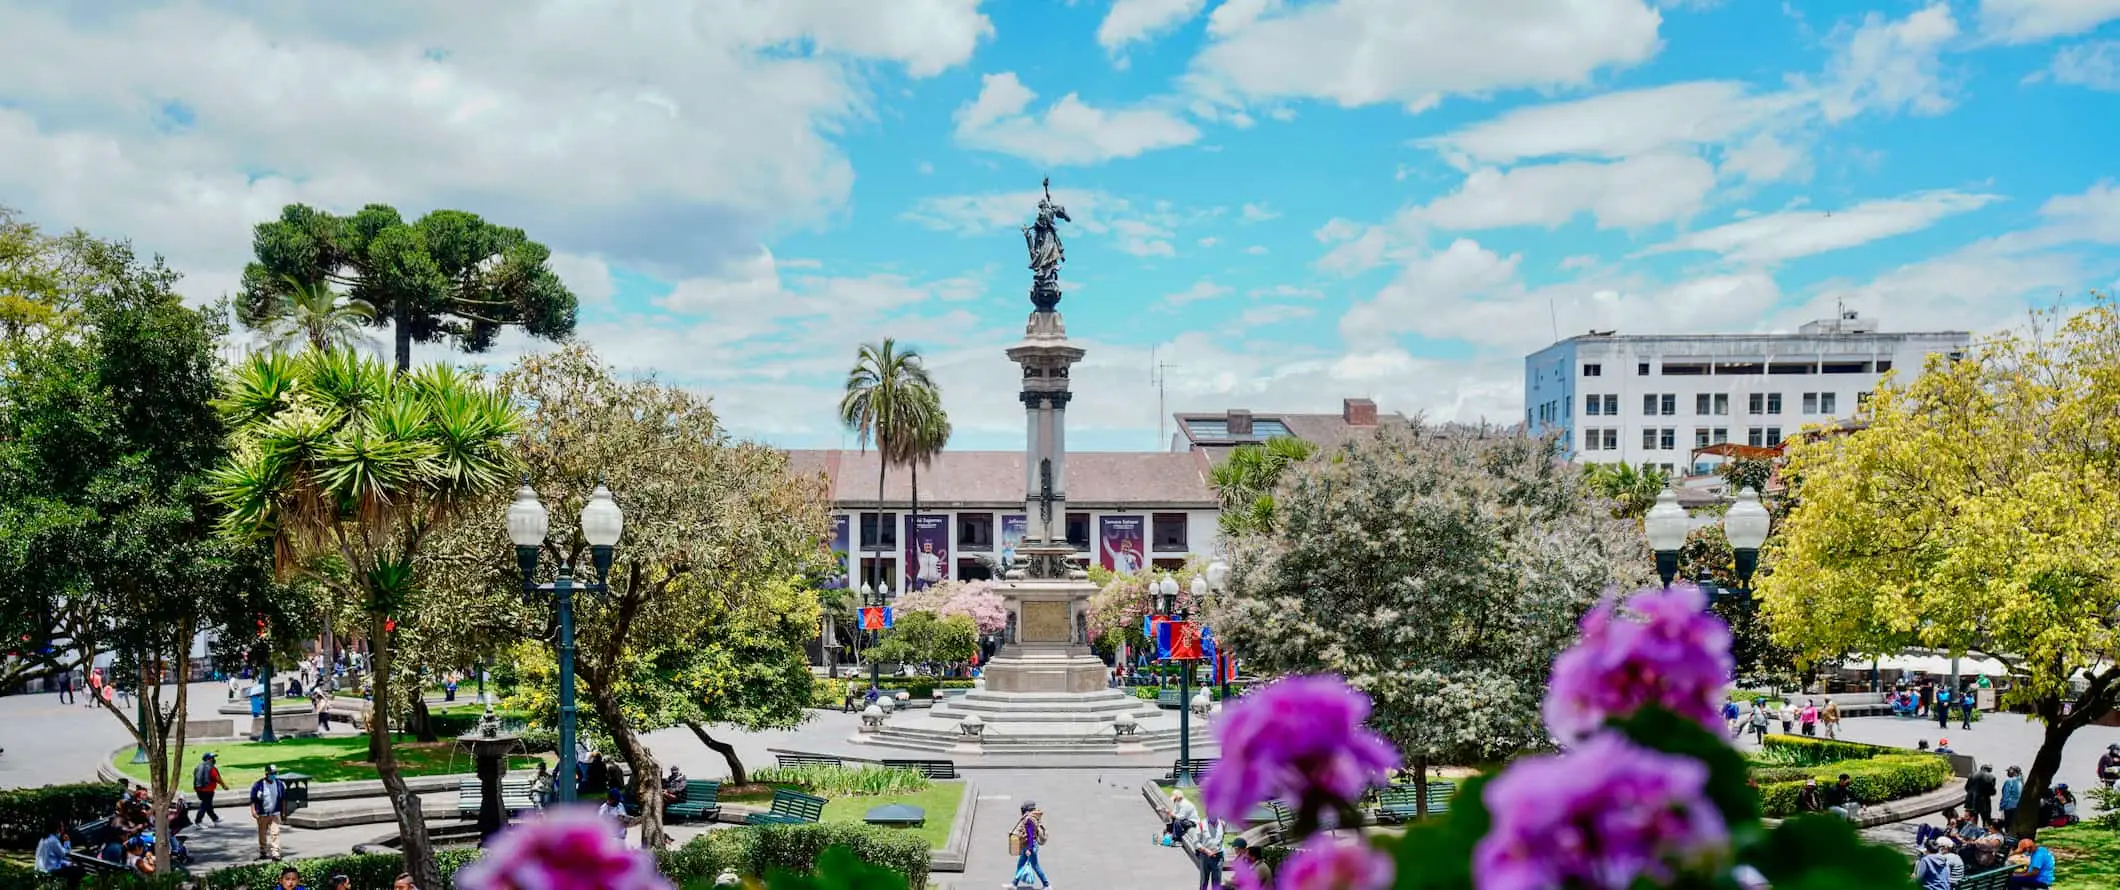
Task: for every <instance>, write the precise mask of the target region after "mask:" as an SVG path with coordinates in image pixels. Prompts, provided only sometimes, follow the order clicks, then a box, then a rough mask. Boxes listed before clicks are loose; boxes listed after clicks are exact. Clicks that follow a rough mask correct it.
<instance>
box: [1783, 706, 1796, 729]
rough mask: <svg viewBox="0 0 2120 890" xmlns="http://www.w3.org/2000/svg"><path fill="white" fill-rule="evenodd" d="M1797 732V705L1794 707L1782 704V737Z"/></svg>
mask: <svg viewBox="0 0 2120 890" xmlns="http://www.w3.org/2000/svg"><path fill="white" fill-rule="evenodd" d="M1795 731H1796V706H1795V705H1792V704H1789V703H1788V702H1782V703H1781V734H1782V735H1789V734H1790V733H1793V732H1795Z"/></svg>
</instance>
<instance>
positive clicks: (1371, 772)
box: [1200, 675, 1399, 822]
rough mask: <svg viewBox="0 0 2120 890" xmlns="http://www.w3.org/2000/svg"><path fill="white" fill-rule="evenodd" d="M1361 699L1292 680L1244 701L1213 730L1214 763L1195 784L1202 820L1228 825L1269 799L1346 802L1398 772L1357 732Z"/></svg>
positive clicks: (1390, 753)
mask: <svg viewBox="0 0 2120 890" xmlns="http://www.w3.org/2000/svg"><path fill="white" fill-rule="evenodd" d="M1368 717H1369V696H1366V695H1363V694H1362V693H1360V692H1356V691H1355V690H1353V689H1350V688H1348V686H1347V683H1346V681H1344V680H1341V679H1340V678H1339V677H1336V676H1331V675H1321V676H1311V677H1292V678H1289V679H1286V680H1282V681H1281V682H1279V683H1275V684H1273V685H1271V686H1268V687H1266V688H1264V689H1261V690H1259V691H1258V692H1256V693H1253V694H1251V695H1248V696H1245V697H1244V698H1242V699H1239V700H1238V701H1236V702H1235V703H1232V704H1231V705H1229V707H1228V708H1227V709H1226V710H1225V711H1223V714H1222V719H1221V720H1220V721H1219V722H1218V723H1216V725H1215V739H1216V741H1218V742H1219V743H1220V744H1221V747H1222V761H1221V762H1220V763H1218V764H1216V765H1215V768H1214V769H1213V770H1212V771H1210V772H1209V773H1208V774H1207V776H1206V777H1205V778H1203V779H1202V780H1201V781H1200V799H1201V801H1202V802H1204V803H1205V804H1206V805H1207V813H1208V815H1210V816H1214V817H1215V818H1218V819H1227V820H1230V821H1232V822H1235V821H1239V820H1242V819H1243V818H1244V817H1245V816H1247V815H1248V814H1249V813H1250V811H1251V809H1252V808H1253V807H1255V806H1258V805H1259V804H1261V803H1263V802H1265V801H1268V800H1273V799H1284V800H1288V801H1289V802H1290V803H1291V805H1294V804H1295V803H1296V802H1298V801H1303V800H1310V801H1313V802H1322V801H1323V800H1326V799H1329V800H1337V801H1352V800H1355V799H1356V798H1359V797H1360V796H1361V795H1362V792H1363V791H1364V790H1366V789H1368V788H1369V786H1371V785H1373V784H1376V783H1377V782H1378V781H1380V780H1381V779H1383V777H1384V776H1386V775H1387V774H1389V773H1390V772H1391V770H1392V769H1394V768H1396V767H1397V766H1398V765H1399V755H1398V752H1397V751H1396V750H1394V749H1393V748H1392V747H1391V743H1390V742H1387V741H1385V740H1384V738H1383V737H1382V736H1379V735H1377V734H1376V733H1374V732H1371V731H1369V729H1368V728H1367V727H1365V726H1363V725H1362V721H1363V720H1365V719H1368Z"/></svg>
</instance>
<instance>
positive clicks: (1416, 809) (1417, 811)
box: [1413, 754, 1428, 819]
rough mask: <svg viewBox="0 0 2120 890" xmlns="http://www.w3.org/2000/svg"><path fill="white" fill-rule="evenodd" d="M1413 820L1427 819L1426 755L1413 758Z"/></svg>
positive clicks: (1417, 755)
mask: <svg viewBox="0 0 2120 890" xmlns="http://www.w3.org/2000/svg"><path fill="white" fill-rule="evenodd" d="M1413 818H1415V819H1426V818H1428V755H1426V754H1416V755H1414V758H1413Z"/></svg>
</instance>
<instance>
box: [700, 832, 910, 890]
mask: <svg viewBox="0 0 2120 890" xmlns="http://www.w3.org/2000/svg"><path fill="white" fill-rule="evenodd" d="M720 834H733V835H739V836H741V837H745V838H747V839H748V849H747V850H746V851H745V853H746V856H745V859H744V862H745V867H744V868H743V869H741V872H742V873H743V874H745V875H763V874H765V873H766V872H767V871H768V870H770V869H773V868H785V869H788V870H790V871H796V872H809V871H810V870H811V869H813V868H814V867H815V866H816V863H817V856H818V854H820V853H823V852H824V851H825V850H827V849H829V848H832V847H846V848H847V849H849V850H852V851H853V853H854V857H855V858H856V859H859V860H861V861H863V862H866V863H869V864H871V865H880V866H883V867H884V868H888V869H890V870H892V871H895V872H899V873H901V874H903V875H905V877H906V886H907V887H908V888H911V890H920V888H923V887H925V886H927V876H928V857H929V850H928V845H927V841H924V840H921V839H920V838H919V837H917V836H914V835H911V834H907V833H905V832H902V831H895V830H892V829H889V828H878V827H876V826H873V825H847V824H832V823H814V824H810V825H766V826H761V827H759V828H757V829H755V830H746V831H740V832H737V831H716V832H711V833H709V834H707V835H705V837H713V836H714V835H720ZM725 843H731V844H732V845H733V844H734V843H736V842H734V841H730V842H725Z"/></svg>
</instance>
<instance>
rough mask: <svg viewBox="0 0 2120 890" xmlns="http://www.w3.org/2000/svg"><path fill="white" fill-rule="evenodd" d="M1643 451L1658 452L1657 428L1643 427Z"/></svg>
mask: <svg viewBox="0 0 2120 890" xmlns="http://www.w3.org/2000/svg"><path fill="white" fill-rule="evenodd" d="M1642 450H1643V451H1655V450H1656V428H1655V427H1646V426H1645V427H1642Z"/></svg>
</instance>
